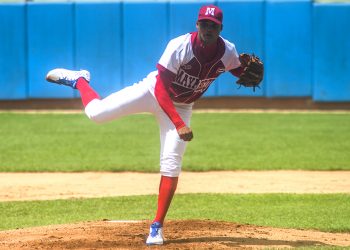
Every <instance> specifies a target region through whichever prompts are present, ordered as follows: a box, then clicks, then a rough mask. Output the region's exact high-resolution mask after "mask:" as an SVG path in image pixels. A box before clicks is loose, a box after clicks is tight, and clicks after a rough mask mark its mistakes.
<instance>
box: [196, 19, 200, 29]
mask: <svg viewBox="0 0 350 250" xmlns="http://www.w3.org/2000/svg"><path fill="white" fill-rule="evenodd" d="M196 29H197V30H198V29H199V23H198V21H197V22H196Z"/></svg>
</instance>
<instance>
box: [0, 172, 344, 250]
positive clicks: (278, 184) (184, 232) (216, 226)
mask: <svg viewBox="0 0 350 250" xmlns="http://www.w3.org/2000/svg"><path fill="white" fill-rule="evenodd" d="M349 179H350V171H332V172H322V171H260V172H254V171H235V172H227V171H226V172H206V173H191V172H183V173H182V174H181V178H180V182H179V187H178V193H204V192H205V193H276V192H277V193H350V183H349ZM158 182H159V174H142V173H0V190H2V192H0V201H13V200H38V199H44V200H45V199H65V198H78V197H102V196H119V195H136V194H156V193H157V189H158ZM149 224H150V221H97V222H84V223H77V224H69V225H54V226H47V227H35V228H27V229H17V230H8V231H0V249H150V247H146V246H145V244H144V242H145V237H146V235H147V234H148V227H149ZM164 230H165V237H166V239H167V241H166V244H165V245H164V246H162V247H152V248H153V249H159V248H164V249H259V248H294V247H300V246H304V247H314V246H343V247H350V233H325V232H318V231H312V230H295V229H280V228H271V227H259V226H254V225H239V224H235V223H228V222H218V221H168V222H166V225H165V228H164Z"/></svg>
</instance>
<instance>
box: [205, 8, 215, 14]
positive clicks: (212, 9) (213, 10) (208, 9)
mask: <svg viewBox="0 0 350 250" xmlns="http://www.w3.org/2000/svg"><path fill="white" fill-rule="evenodd" d="M205 15H206V16H208V15H211V16H214V15H215V8H210V7H208V8H207V10H206V11H205Z"/></svg>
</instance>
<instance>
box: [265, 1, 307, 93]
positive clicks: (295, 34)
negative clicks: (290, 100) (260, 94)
mask: <svg viewBox="0 0 350 250" xmlns="http://www.w3.org/2000/svg"><path fill="white" fill-rule="evenodd" d="M311 13H312V3H311V1H309V0H305V1H281V0H277V1H275V0H268V1H267V2H266V24H265V54H266V57H265V66H266V71H265V72H266V82H267V84H266V96H267V97H291V96H294V97H298V96H311V94H312V28H311Z"/></svg>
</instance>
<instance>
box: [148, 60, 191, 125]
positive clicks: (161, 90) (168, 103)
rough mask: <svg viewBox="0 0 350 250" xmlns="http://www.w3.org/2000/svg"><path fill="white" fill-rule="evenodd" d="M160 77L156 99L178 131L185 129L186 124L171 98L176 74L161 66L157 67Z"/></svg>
mask: <svg viewBox="0 0 350 250" xmlns="http://www.w3.org/2000/svg"><path fill="white" fill-rule="evenodd" d="M157 68H158V75H157V82H156V86H155V90H154V94H155V96H156V99H157V101H158V103H159V105H160V107H161V108H162V109H163V111H164V112H165V113H166V114H167V115H168V117H169V119H170V120H171V121H172V123H173V124H174V125H175V127H176V129H180V128H182V127H185V126H186V124H185V123H184V121H183V120H182V119H181V117H180V115H179V114H178V113H177V111H176V109H175V106H174V103H173V101H172V100H171V98H170V96H169V86H170V84H171V82H172V81H173V80H174V79H175V74H174V73H172V72H171V71H169V70H168V69H166V68H164V67H163V66H161V65H159V64H158V65H157Z"/></svg>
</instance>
